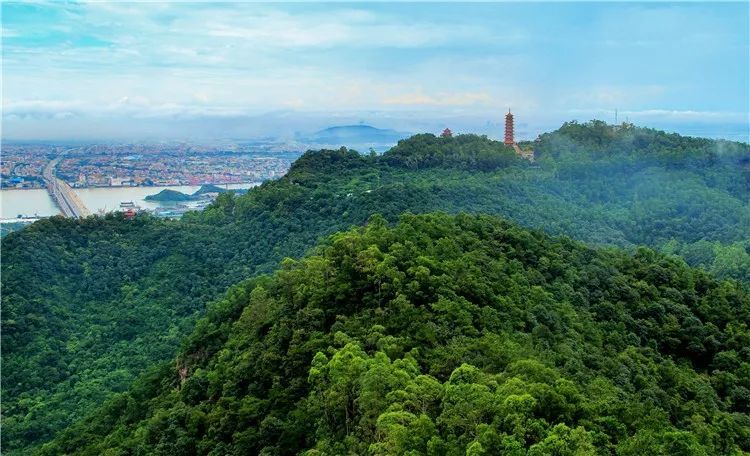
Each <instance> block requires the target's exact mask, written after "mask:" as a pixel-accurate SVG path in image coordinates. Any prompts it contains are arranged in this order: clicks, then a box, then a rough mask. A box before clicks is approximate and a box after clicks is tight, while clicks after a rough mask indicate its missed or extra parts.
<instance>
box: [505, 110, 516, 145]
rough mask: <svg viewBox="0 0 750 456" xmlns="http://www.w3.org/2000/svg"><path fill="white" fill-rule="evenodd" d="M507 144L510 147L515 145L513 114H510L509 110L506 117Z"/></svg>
mask: <svg viewBox="0 0 750 456" xmlns="http://www.w3.org/2000/svg"><path fill="white" fill-rule="evenodd" d="M504 142H505V144H506V145H508V146H512V145H513V144H515V141H514V140H513V114H511V113H510V109H508V114H506V115H505V141H504Z"/></svg>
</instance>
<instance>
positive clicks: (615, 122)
mask: <svg viewBox="0 0 750 456" xmlns="http://www.w3.org/2000/svg"><path fill="white" fill-rule="evenodd" d="M615 125H617V108H615Z"/></svg>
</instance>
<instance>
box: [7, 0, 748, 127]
mask: <svg viewBox="0 0 750 456" xmlns="http://www.w3.org/2000/svg"><path fill="white" fill-rule="evenodd" d="M540 8H544V9H545V10H546V11H545V14H543V15H541V14H538V12H539V9H540ZM748 8H749V7H748V4H747V3H746V2H738V3H721V4H714V3H670V4H662V3H638V4H622V3H551V4H543V5H542V4H519V3H478V4H474V3H472V4H454V3H439V4H426V3H418V4H390V3H389V4H383V3H357V4H348V3H347V4H345V3H333V4H325V5H320V4H298V3H295V4H287V3H273V4H258V3H198V2H173V3H151V2H149V3H142V2H141V3H134V2H127V3H79V2H73V3H66V4H59V3H55V2H45V1H40V2H25V3H14V2H4V3H3V5H2V13H3V28H2V36H3V80H4V84H3V104H2V106H3V139H5V140H14V139H25V140H32V139H37V140H55V139H56V140H65V139H67V140H75V139H80V140H87V139H113V140H147V139H185V140H197V139H212V138H214V139H215V138H255V137H263V136H275V137H281V138H285V137H286V138H292V137H294V135H295V134H296V133H298V132H310V131H314V130H318V129H322V128H325V127H327V126H331V125H346V124H356V123H360V122H362V123H367V124H370V125H375V126H377V127H381V128H392V129H396V130H399V131H407V132H419V131H433V132H435V133H438V132H439V131H440V130H442V127H446V126H449V127H450V128H451V129H452V130H453V131H454V132H456V133H462V132H476V133H481V134H488V135H490V136H491V137H495V138H501V137H502V128H503V117H504V114H505V112H506V111H507V109H508V108H512V109H513V112H514V114H516V116H517V117H516V118H517V133H518V135H519V138H520V139H533V137H534V136H535V135H536V134H538V133H540V132H542V131H545V130H549V129H552V128H556V127H557V126H559V124H560V123H561V122H563V121H566V120H579V121H585V120H589V119H592V118H598V119H602V120H607V121H611V122H613V121H614V113H615V110H616V109H617V110H619V120H620V121H623V120H625V119H628V120H630V121H633V122H635V123H637V124H640V125H645V126H652V127H656V128H663V129H667V130H670V131H677V132H680V133H683V134H692V135H701V136H714V137H727V138H729V139H738V140H744V141H747V140H748V138H747V134H748V133H747V131H748V130H747V129H748V111H749V108H748V98H749V96H750V95H749V93H748V84H747V82H748V79H749V77H748V67H749V66H750V61H749V57H748V55H749V53H750V48H749V47H748Z"/></svg>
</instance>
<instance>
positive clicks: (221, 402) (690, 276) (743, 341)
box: [42, 215, 750, 456]
mask: <svg viewBox="0 0 750 456" xmlns="http://www.w3.org/2000/svg"><path fill="white" fill-rule="evenodd" d="M748 321H750V295H748V293H747V291H746V290H743V289H742V288H740V287H739V286H738V285H737V284H736V283H732V282H719V281H717V280H715V279H714V278H712V277H711V276H710V275H708V274H707V273H705V272H702V271H699V270H695V269H690V268H689V267H687V266H685V265H684V263H682V262H679V261H676V260H673V259H669V258H667V257H664V256H660V255H659V254H657V253H655V252H654V251H652V250H648V249H639V250H638V251H636V252H635V253H634V254H632V255H630V254H625V253H622V252H621V251H601V250H600V251H596V250H592V249H590V248H588V247H585V246H583V245H582V244H579V243H576V242H573V241H571V240H569V239H567V238H550V237H548V236H546V235H543V234H541V233H540V232H529V231H526V230H523V229H520V228H518V227H516V226H514V225H511V224H509V223H507V222H504V221H502V220H499V219H496V218H493V217H489V216H468V215H459V216H458V217H455V218H453V217H450V216H447V215H422V216H411V215H410V216H405V217H403V218H402V220H401V221H400V223H398V224H397V225H396V226H395V227H394V228H392V229H389V228H388V227H387V225H386V222H385V220H383V219H382V218H380V217H375V218H373V219H371V220H370V222H369V223H368V224H367V226H366V228H360V229H354V230H351V231H349V232H344V233H342V234H338V235H335V236H333V237H332V238H330V239H329V240H328V241H327V242H326V243H325V244H324V245H323V246H322V247H320V248H318V249H317V250H316V251H315V253H314V255H312V256H310V257H307V258H305V259H303V260H301V261H294V260H286V261H285V262H284V263H282V267H281V270H279V271H278V272H277V273H275V274H274V275H273V276H271V277H263V278H258V279H254V280H250V281H246V282H244V283H242V284H240V285H238V286H236V287H234V288H233V289H232V290H231V291H230V292H229V294H228V295H227V297H226V298H225V299H223V300H221V301H219V302H217V303H216V304H215V305H214V306H212V307H211V308H210V309H209V312H208V315H207V316H206V317H205V318H203V319H201V320H200V321H199V322H198V324H197V326H196V329H195V331H194V332H193V334H192V335H191V336H190V337H189V338H188V339H187V340H186V342H185V344H184V349H183V350H182V352H181V353H180V355H179V357H178V358H177V362H176V364H168V365H165V366H164V367H163V368H162V369H161V370H160V371H156V372H152V373H151V374H150V375H147V376H145V377H144V378H142V379H141V380H140V381H139V382H138V383H136V385H134V387H133V388H132V389H131V390H130V391H129V392H127V393H124V394H120V395H117V396H116V397H115V398H114V399H113V400H111V401H110V402H109V403H108V404H107V406H106V407H104V408H103V409H101V410H100V411H99V412H98V413H96V414H94V415H93V416H91V417H90V418H88V419H87V420H85V421H83V422H79V423H78V424H77V425H76V426H74V427H72V428H71V429H69V430H67V431H66V432H64V433H63V434H62V435H61V436H60V437H59V438H58V439H57V440H56V441H55V442H54V443H52V444H48V445H47V446H45V447H44V448H43V450H42V454H63V453H64V454H90V455H99V454H149V455H174V454H207V455H208V454H211V455H226V454H237V455H240V454H268V455H271V454H281V455H293V454H298V453H300V452H305V453H304V454H307V455H310V456H312V455H341V454H360V455H364V454H373V455H396V454H412V455H464V454H469V455H485V454H487V455H489V454H517V455H522V454H531V455H548V454H571V455H573V454H576V455H594V454H612V453H617V454H620V455H644V454H665V455H667V454H668V455H695V454H704V455H708V454H739V453H740V452H741V451H750V418H749V417H750V415H748V412H750V330H749V329H748V327H747V324H746V322H748ZM527 451H528V453H527Z"/></svg>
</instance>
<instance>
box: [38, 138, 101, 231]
mask: <svg viewBox="0 0 750 456" xmlns="http://www.w3.org/2000/svg"><path fill="white" fill-rule="evenodd" d="M67 152H68V151H65V152H63V153H62V154H60V155H59V156H58V157H57V158H55V159H54V160H52V161H50V162H49V163H47V166H45V167H44V172H43V173H42V176H43V177H44V181H45V183H46V184H47V191H48V192H49V194H50V196H52V199H53V200H54V201H55V203H56V204H57V206H58V207H59V208H60V211H62V213H63V215H64V216H65V217H72V218H79V217H86V216H87V215H91V212H90V211H89V210H88V208H87V207H86V205H85V204H83V201H81V199H80V198H79V197H78V195H76V193H75V192H74V191H73V188H71V186H70V185H68V183H67V182H65V181H64V180H62V179H59V178H57V177H56V176H55V168H56V167H57V164H58V163H59V162H60V160H62V158H63V156H64V155H65V154H66V153H67Z"/></svg>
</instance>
